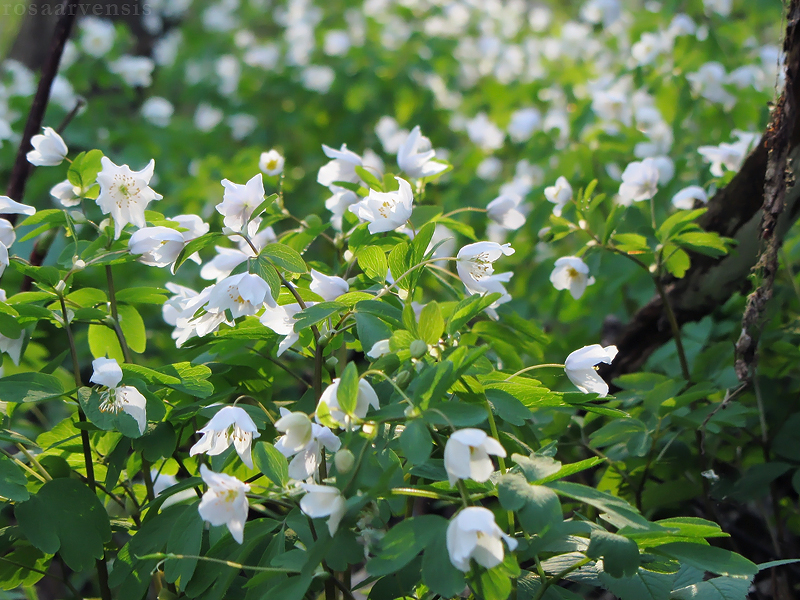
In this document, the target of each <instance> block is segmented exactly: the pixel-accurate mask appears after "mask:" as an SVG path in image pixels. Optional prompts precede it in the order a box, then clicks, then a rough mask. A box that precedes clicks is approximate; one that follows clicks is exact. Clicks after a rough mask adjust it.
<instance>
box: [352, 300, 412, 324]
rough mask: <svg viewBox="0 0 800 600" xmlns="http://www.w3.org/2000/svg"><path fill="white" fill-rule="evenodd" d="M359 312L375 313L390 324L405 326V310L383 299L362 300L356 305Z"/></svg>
mask: <svg viewBox="0 0 800 600" xmlns="http://www.w3.org/2000/svg"><path fill="white" fill-rule="evenodd" d="M355 308H356V312H357V313H367V314H370V315H375V316H376V317H378V318H379V319H381V320H382V321H385V322H386V323H388V324H389V325H393V326H394V327H398V328H400V329H402V328H403V312H402V311H401V310H400V309H398V308H396V307H394V306H392V305H391V304H389V303H388V302H384V301H382V300H362V301H361V302H358V303H357V304H356V306H355Z"/></svg>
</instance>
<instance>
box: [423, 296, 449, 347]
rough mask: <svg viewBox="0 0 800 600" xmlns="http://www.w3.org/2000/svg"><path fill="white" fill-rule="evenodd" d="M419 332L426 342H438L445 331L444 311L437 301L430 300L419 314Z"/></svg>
mask: <svg viewBox="0 0 800 600" xmlns="http://www.w3.org/2000/svg"><path fill="white" fill-rule="evenodd" d="M417 333H419V336H420V337H421V338H422V340H423V341H424V342H425V343H426V344H436V343H438V342H439V338H441V337H442V333H444V319H443V318H442V311H441V310H440V309H439V305H438V304H437V303H436V302H429V303H428V304H426V305H425V306H424V307H423V308H422V312H421V313H420V315H419V326H418V327H417Z"/></svg>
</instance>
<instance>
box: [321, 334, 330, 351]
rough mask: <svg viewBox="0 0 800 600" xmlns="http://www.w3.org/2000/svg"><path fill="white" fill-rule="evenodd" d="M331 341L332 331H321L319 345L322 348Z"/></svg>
mask: <svg viewBox="0 0 800 600" xmlns="http://www.w3.org/2000/svg"><path fill="white" fill-rule="evenodd" d="M330 341H331V333H330V331H326V332H325V333H321V334H320V336H319V340H318V342H319V345H320V347H321V348H324V347H325V346H327V345H328V342H330Z"/></svg>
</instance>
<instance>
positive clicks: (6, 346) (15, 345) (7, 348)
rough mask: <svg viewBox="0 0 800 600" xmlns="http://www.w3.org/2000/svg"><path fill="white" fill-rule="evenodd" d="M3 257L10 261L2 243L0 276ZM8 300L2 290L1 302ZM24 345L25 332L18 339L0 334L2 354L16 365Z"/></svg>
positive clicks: (3, 267) (0, 360) (0, 364)
mask: <svg viewBox="0 0 800 600" xmlns="http://www.w3.org/2000/svg"><path fill="white" fill-rule="evenodd" d="M6 222H8V221H6ZM3 256H5V257H6V261H8V251H7V250H6V249H5V246H3V245H2V244H1V243H0V275H2V274H3V269H5V265H4V264H3V262H2V261H3ZM6 300H7V297H6V291H5V290H4V289H2V288H0V302H5V301H6ZM24 344H25V331H22V332H21V333H20V334H19V337H17V338H10V337H6V336H4V335H3V334H2V333H0V354H2V353H3V352H5V353H6V354H8V355H9V356H10V357H11V360H12V361H13V362H14V364H15V365H19V359H20V357H21V356H22V346H23V345H24ZM2 366H3V361H2V359H0V369H1V368H2ZM0 376H1V375H0Z"/></svg>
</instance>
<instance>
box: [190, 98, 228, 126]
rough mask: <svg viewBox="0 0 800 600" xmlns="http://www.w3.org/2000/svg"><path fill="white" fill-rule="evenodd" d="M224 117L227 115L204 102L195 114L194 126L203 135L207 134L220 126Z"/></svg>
mask: <svg viewBox="0 0 800 600" xmlns="http://www.w3.org/2000/svg"><path fill="white" fill-rule="evenodd" d="M224 117H225V113H224V112H222V111H221V110H220V109H218V108H216V107H214V106H211V105H210V104H207V103H206V102H203V103H201V104H199V105H198V107H197V110H196V111H195V113H194V126H195V127H196V128H197V129H198V130H200V131H202V132H203V133H207V132H209V131H211V130H212V129H214V127H216V126H217V125H219V124H220V122H222V119H223V118H224Z"/></svg>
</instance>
